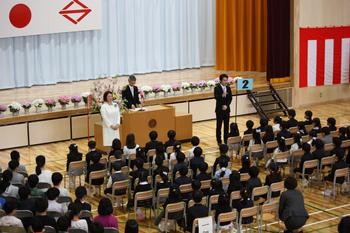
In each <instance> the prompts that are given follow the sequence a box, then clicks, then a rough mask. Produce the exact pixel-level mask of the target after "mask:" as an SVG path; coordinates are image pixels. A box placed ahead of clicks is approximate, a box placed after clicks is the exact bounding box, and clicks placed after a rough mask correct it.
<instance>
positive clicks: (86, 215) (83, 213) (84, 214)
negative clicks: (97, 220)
mask: <svg viewBox="0 0 350 233" xmlns="http://www.w3.org/2000/svg"><path fill="white" fill-rule="evenodd" d="M79 217H80V218H88V219H92V213H91V212H90V211H88V210H82V211H81V212H80V214H79Z"/></svg>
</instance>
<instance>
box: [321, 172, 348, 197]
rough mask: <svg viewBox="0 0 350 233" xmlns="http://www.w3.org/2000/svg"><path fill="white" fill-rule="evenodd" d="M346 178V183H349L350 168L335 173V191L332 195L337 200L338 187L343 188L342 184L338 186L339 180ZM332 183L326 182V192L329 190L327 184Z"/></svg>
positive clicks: (333, 190)
mask: <svg viewBox="0 0 350 233" xmlns="http://www.w3.org/2000/svg"><path fill="white" fill-rule="evenodd" d="M342 177H344V182H349V168H342V169H337V170H336V171H335V173H334V178H333V189H332V193H333V199H334V200H335V199H336V196H337V192H338V189H337V188H338V187H341V186H342V184H338V183H337V178H342ZM328 183H331V182H329V181H326V182H325V183H324V184H325V190H326V188H327V184H328Z"/></svg>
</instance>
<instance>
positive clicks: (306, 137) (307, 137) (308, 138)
mask: <svg viewBox="0 0 350 233" xmlns="http://www.w3.org/2000/svg"><path fill="white" fill-rule="evenodd" d="M310 139H311V138H310V135H304V136H301V141H302V142H303V143H305V142H308V141H310Z"/></svg>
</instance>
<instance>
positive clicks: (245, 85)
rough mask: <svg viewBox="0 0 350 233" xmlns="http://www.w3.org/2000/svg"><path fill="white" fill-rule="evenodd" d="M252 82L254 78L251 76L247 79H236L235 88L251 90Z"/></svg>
mask: <svg viewBox="0 0 350 233" xmlns="http://www.w3.org/2000/svg"><path fill="white" fill-rule="evenodd" d="M253 82H254V80H253V79H251V78H247V79H238V82H237V90H238V91H249V90H253Z"/></svg>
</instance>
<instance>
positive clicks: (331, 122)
mask: <svg viewBox="0 0 350 233" xmlns="http://www.w3.org/2000/svg"><path fill="white" fill-rule="evenodd" d="M336 124H337V121H336V120H335V118H334V117H329V118H328V119H327V125H328V128H329V131H331V132H332V131H337V126H336Z"/></svg>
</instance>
